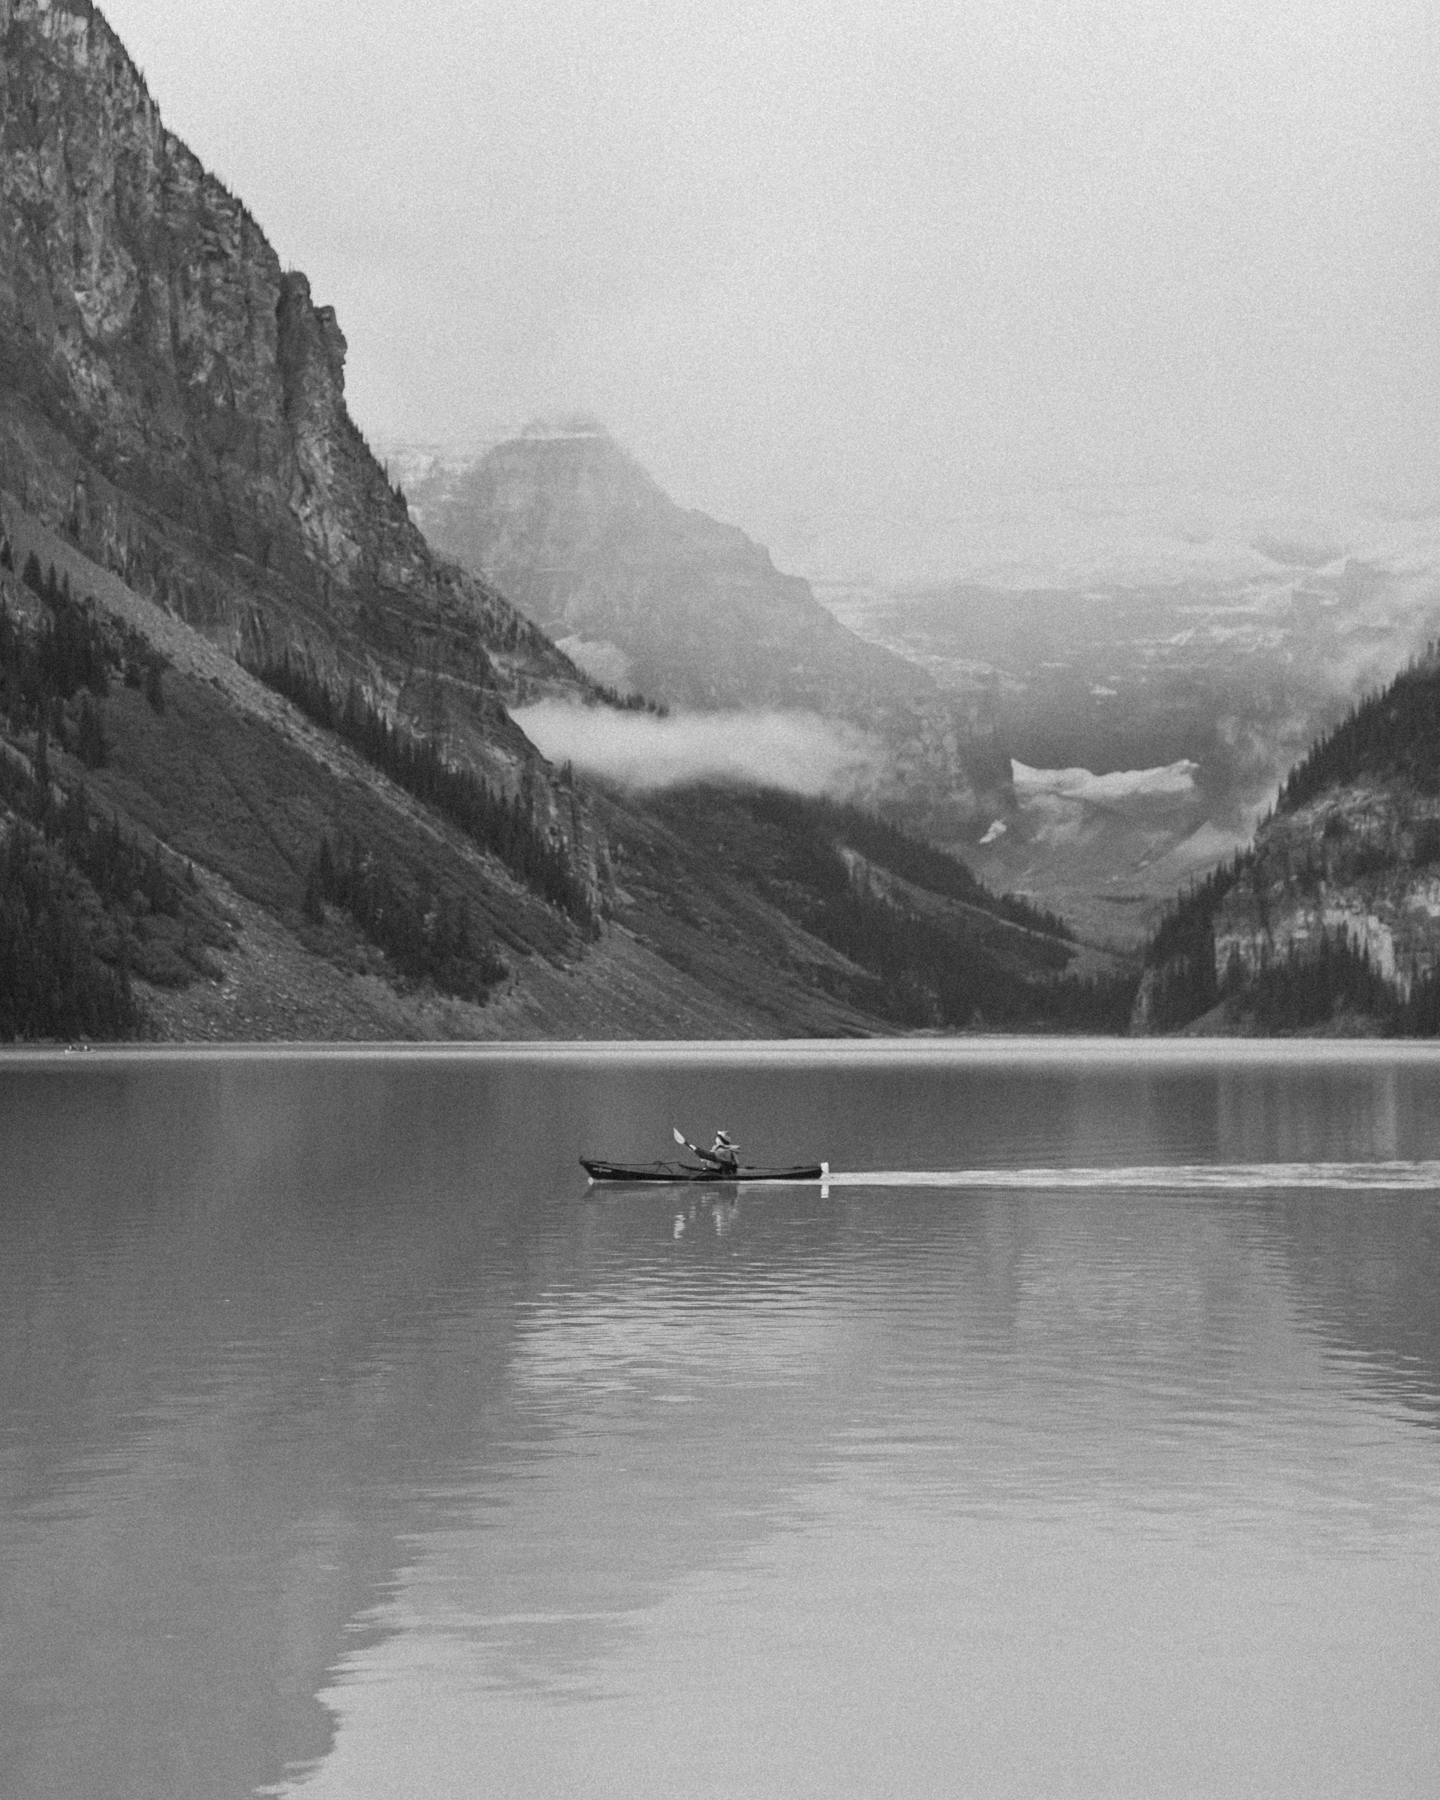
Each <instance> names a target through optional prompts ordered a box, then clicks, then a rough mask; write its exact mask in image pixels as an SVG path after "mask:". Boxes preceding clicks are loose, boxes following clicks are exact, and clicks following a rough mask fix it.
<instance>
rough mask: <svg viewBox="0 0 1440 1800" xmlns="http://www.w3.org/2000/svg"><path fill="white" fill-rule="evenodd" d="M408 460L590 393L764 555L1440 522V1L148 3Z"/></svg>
mask: <svg viewBox="0 0 1440 1800" xmlns="http://www.w3.org/2000/svg"><path fill="white" fill-rule="evenodd" d="M104 10H105V11H106V13H107V15H108V16H109V18H110V20H111V22H112V23H113V24H114V25H115V27H116V29H117V30H118V31H119V32H120V34H121V36H122V37H123V38H124V40H125V41H126V43H127V45H128V46H129V48H130V49H131V51H132V53H133V54H134V55H135V57H136V59H137V60H138V61H139V63H140V64H141V66H142V68H143V69H144V70H145V73H146V75H147V77H148V79H149V81H150V85H151V87H152V89H153V91H154V93H155V95H156V97H157V99H158V100H159V102H160V105H161V109H162V112H163V114H164V116H165V118H166V120H167V122H168V123H169V124H170V126H171V127H172V128H173V129H174V130H176V131H178V132H179V133H180V134H181V135H182V136H183V137H185V138H186V139H187V140H188V141H189V142H190V143H191V145H192V146H193V147H194V148H195V149H196V150H197V151H198V152H199V154H200V155H201V156H202V157H203V158H204V159H205V160H206V161H207V162H208V163H209V164H210V165H211V166H212V167H213V168H215V170H216V171H217V172H218V173H219V174H221V175H222V176H223V177H224V178H225V179H226V180H227V181H228V182H229V183H230V185H231V186H232V187H234V188H235V189H236V190H237V191H238V192H239V193H241V194H242V195H243V196H244V197H245V199H246V200H247V201H248V202H249V204H250V205H251V207H252V209H253V210H254V212H255V213H256V215H257V217H258V218H259V220H260V222H261V224H262V225H263V226H264V227H265V229H266V230H267V232H268V233H269V234H270V236H271V238H272V239H273V241H274V243H275V245H276V247H277V249H278V250H279V252H280V254H281V256H282V257H283V258H284V259H285V260H286V261H287V262H289V263H291V264H293V265H295V266H297V267H300V268H303V269H305V270H306V271H307V272H308V273H309V275H310V276H311V279H312V282H313V285H314V290H315V293H316V297H317V299H319V300H321V301H329V302H332V303H333V304H334V305H335V306H336V307H337V308H338V310H339V314H340V321H341V325H342V327H343V329H344V330H345V332H346V335H347V337H348V338H349V341H350V363H349V391H350V397H351V403H352V408H353V410H354V412H355V414H356V417H357V418H358V419H359V421H360V423H361V424H362V425H363V426H364V427H365V429H366V430H367V431H368V432H369V433H370V435H371V436H372V438H393V437H397V436H405V437H411V438H419V439H422V440H442V441H443V440H466V439H475V438H485V437H488V436H493V435H497V434H500V433H503V432H506V431H508V430H510V429H513V428H515V427H516V426H518V425H520V424H521V423H523V422H524V420H525V419H526V418H527V417H529V416H530V415H532V414H534V413H537V412H553V411H555V410H557V409H562V408H563V409H574V408H586V409H589V410H592V411H594V412H596V413H598V414H599V415H600V417H601V418H602V419H603V420H604V421H605V422H606V423H607V424H608V425H609V427H610V428H611V430H612V431H613V432H614V433H615V435H616V436H617V437H619V438H620V439H621V440H622V441H623V442H625V443H626V444H627V445H628V446H629V447H630V448H631V449H632V450H634V451H635V453H636V454H637V455H638V456H639V457H640V459H641V460H642V462H644V463H645V464H646V465H647V466H648V467H649V468H650V470H651V471H652V473H654V474H655V475H656V477H657V478H658V479H659V480H660V481H661V482H662V484H664V485H665V486H667V487H668V488H669V489H670V490H671V491H672V492H673V493H674V494H675V495H676V496H677V497H678V498H680V499H682V500H685V501H687V502H689V503H692V504H696V505H702V506H704V507H705V508H706V509H707V510H710V511H713V512H716V513H718V514H720V515H721V516H723V517H727V518H731V519H734V520H736V521H737V522H739V523H741V524H744V525H746V526H747V527H749V528H750V529H752V530H754V531H756V532H758V533H759V534H760V535H762V536H763V535H766V534H767V533H768V532H773V531H774V530H776V529H777V528H778V527H779V525H780V524H782V523H783V522H784V521H785V520H786V519H788V518H789V517H791V516H792V515H803V514H804V513H806V512H808V511H810V510H812V509H817V508H818V509H835V508H846V507H856V508H861V509H871V510H874V511H886V510H888V511H889V512H891V513H894V514H896V515H901V516H904V515H909V514H915V515H925V514H929V515H932V516H933V515H935V514H937V513H938V514H943V513H944V512H945V510H946V509H947V508H948V507H951V506H953V505H954V504H955V502H956V499H957V497H963V496H965V495H967V494H970V493H972V492H974V491H976V490H979V489H993V488H996V487H999V488H1002V489H1004V488H1008V487H1024V486H1025V485H1026V484H1027V483H1037V482H1038V483H1042V484H1044V483H1065V482H1070V481H1077V480H1090V479H1097V478H1098V479H1099V480H1102V481H1105V480H1112V479H1119V480H1130V481H1135V480H1138V481H1149V480H1156V481H1160V482H1171V481H1179V482H1186V483H1190V482H1218V483H1224V484H1229V485H1231V486H1235V485H1237V484H1238V485H1245V484H1251V483H1253V484H1257V485H1263V486H1265V487H1269V488H1274V487H1280V486H1287V487H1290V488H1294V489H1298V490H1300V491H1302V492H1306V493H1309V494H1311V495H1313V496H1315V497H1328V496H1348V497H1352V498H1353V497H1357V496H1365V497H1372V496H1379V497H1383V498H1386V499H1388V500H1390V501H1392V502H1393V503H1396V504H1398V505H1401V506H1412V507H1413V506H1418V505H1424V504H1426V503H1431V504H1433V503H1436V502H1440V103H1437V98H1436V95H1437V92H1440V6H1437V5H1436V4H1435V0H949V4H942V3H940V0H883V3H882V0H873V3H869V4H862V3H861V0H770V3H769V4H758V3H757V4H746V3H739V4H736V3H734V0H706V3H705V4H699V3H697V0H522V3H520V4H496V3H494V0H408V3H407V4H405V5H397V4H395V0H384V3H383V4H382V3H380V0H326V3H325V4H320V3H319V0H246V4H244V5H243V6H237V5H235V4H234V0H105V4H104Z"/></svg>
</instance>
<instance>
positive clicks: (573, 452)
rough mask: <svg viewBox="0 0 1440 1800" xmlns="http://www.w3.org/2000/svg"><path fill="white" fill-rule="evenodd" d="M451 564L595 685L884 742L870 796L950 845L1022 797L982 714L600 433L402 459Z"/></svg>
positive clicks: (561, 427) (566, 425) (565, 427)
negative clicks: (510, 604)
mask: <svg viewBox="0 0 1440 1800" xmlns="http://www.w3.org/2000/svg"><path fill="white" fill-rule="evenodd" d="M391 464H392V466H393V467H394V468H396V469H397V470H398V472H399V474H400V477H401V479H402V480H403V482H404V486H405V491H406V493H407V495H408V497H409V501H410V505H411V508H412V511H413V513H414V516H415V518H416V519H417V520H418V521H419V523H420V524H421V525H422V527H423V528H424V530H425V533H426V535H427V537H428V538H429V539H430V541H431V543H433V544H434V545H435V546H436V548H437V549H439V550H441V551H443V552H444V553H445V554H446V555H448V556H453V557H455V558H456V559H457V561H459V562H461V563H462V564H463V565H464V566H465V567H466V568H468V569H470V570H471V571H472V572H473V573H475V574H476V575H478V576H480V577H482V578H483V579H485V580H486V581H489V582H493V583H494V584H495V585H496V586H497V587H499V588H501V589H502V590H503V591H504V592H505V593H506V594H508V595H509V596H510V597H511V598H512V599H513V600H514V601H515V603H516V604H517V605H518V606H519V607H520V608H521V610H522V611H523V612H524V613H525V614H526V615H527V616H528V617H529V618H531V619H533V620H534V621H535V622H536V623H537V624H539V625H541V626H543V627H544V629H545V630H546V631H547V632H548V633H550V635H551V636H552V637H554V638H555V639H556V640H557V642H558V643H559V645H560V647H561V648H562V649H563V650H565V651H566V652H567V653H568V654H569V655H570V656H572V657H573V658H574V659H575V660H576V661H577V662H578V663H580V664H581V665H582V666H584V667H585V668H587V669H588V670H589V671H590V672H591V673H592V674H593V675H595V676H596V677H597V679H599V680H601V681H604V682H606V683H609V684H611V685H613V686H614V687H616V688H618V689H621V690H624V691H636V692H639V693H642V694H644V695H645V696H647V697H648V698H649V699H651V700H653V701H660V702H664V703H666V704H669V705H671V706H675V707H680V708H688V709H704V710H713V709H732V710H743V711H760V710H772V709H786V710H794V709H799V710H806V711H813V712H816V713H819V714H821V715H823V716H824V717H826V718H831V719H841V720H844V721H846V722H848V723H850V724H853V725H858V726H860V727H862V728H863V729H865V730H867V731H869V732H872V733H873V734H875V736H876V737H877V738H878V739H879V740H880V742H881V743H882V744H883V746H884V750H885V758H886V762H885V769H884V773H883V774H882V775H881V776H880V778H879V779H878V781H877V782H876V784H875V786H874V788H873V790H872V792H871V794H870V798H872V799H873V800H875V801H883V802H885V803H895V802H898V803H899V804H900V805H901V806H902V807H903V808H904V810H905V813H906V816H907V817H908V818H909V819H910V820H911V821H912V823H914V824H916V825H917V826H922V827H923V828H924V829H926V830H927V831H928V832H929V833H930V834H931V835H934V836H937V837H939V838H941V839H946V838H952V839H953V838H957V837H960V836H964V835H974V833H973V829H972V828H973V825H974V821H975V819H976V818H977V816H978V814H979V813H980V812H981V811H982V810H983V809H984V808H985V807H986V806H987V805H990V804H991V801H990V800H989V798H988V794H989V790H992V789H994V788H996V787H999V788H1003V787H1005V786H1006V785H1007V781H1008V770H1007V769H1006V767H1005V765H1004V764H1003V763H1001V762H997V760H996V757H995V754H994V748H993V744H992V743H991V741H990V738H989V736H988V734H987V733H985V732H984V731H981V730H979V729H978V728H977V724H976V715H975V712H974V709H973V708H971V707H969V706H967V705H965V704H962V703H961V702H959V701H957V700H956V699H954V698H952V697H947V696H946V695H945V694H944V693H943V692H942V691H941V689H940V688H939V687H938V686H937V684H936V683H935V681H934V680H933V679H932V678H931V676H930V675H928V674H927V673H926V672H925V671H924V670H922V669H920V668H918V667H917V666H916V665H915V664H914V663H913V662H910V661H908V660H907V659H906V658H905V657H903V656H897V655H895V654H893V653H892V652H891V651H889V650H886V649H884V648H882V647H880V646H879V645H876V644H872V643H868V642H866V641H865V640H864V639H862V638H860V637H857V636H856V634H855V633H854V632H852V631H849V630H847V629H846V628H845V627H844V626H843V625H841V624H840V623H839V622H838V621H837V620H836V619H835V618H834V616H833V615H832V614H831V613H830V612H829V611H828V610H827V609H826V608H825V607H824V606H822V605H821V604H820V602H819V601H818V600H817V599H816V598H815V595H814V593H813V592H812V590H811V588H810V585H809V583H808V582H806V581H803V580H801V579H799V578H798V577H797V576H794V575H786V574H783V573H782V572H781V571H780V570H778V569H777V568H776V567H775V565H774V563H773V561H772V560H771V557H770V553H769V552H768V551H767V550H766V549H764V548H763V546H761V545H759V544H757V543H755V542H753V541H752V540H751V539H750V538H748V537H747V536H746V535H745V533H744V532H743V531H741V530H739V529H738V528H737V527H736V526H733V525H726V524H722V523H721V522H720V521H718V520H716V519H713V518H710V517H709V516H708V515H707V514H705V513H703V512H699V511H697V510H695V509H693V508H687V507H682V506H679V505H677V504H676V502H675V501H673V500H672V499H670V497H669V496H668V495H667V494H665V493H664V492H663V491H662V489H661V488H660V487H659V486H658V485H657V483H656V482H655V481H654V480H653V479H652V478H651V477H650V476H649V475H648V474H647V473H646V472H645V470H644V469H643V468H641V467H640V465H639V464H638V463H637V462H636V461H635V459H634V458H633V457H632V456H630V455H629V454H628V453H627V452H626V451H625V450H623V449H622V448H621V447H620V446H619V445H618V444H617V443H616V442H615V441H614V439H613V438H612V437H611V436H610V435H609V433H608V432H606V431H605V429H604V428H603V426H601V425H600V424H599V423H598V422H596V421H594V420H591V419H585V418H577V419H569V420H560V421H554V422H541V423H536V424H534V425H532V426H531V427H530V428H528V429H527V430H526V431H525V432H524V433H522V434H521V436H519V437H517V438H513V439H510V440H509V441H507V442H504V443H500V444H496V445H493V446H491V447H490V448H489V449H488V450H486V451H485V452H484V453H483V454H481V455H479V456H477V457H475V458H459V459H455V458H450V459H447V458H444V457H441V456H436V455H427V454H425V453H423V452H422V453H416V452H414V451H407V450H405V449H404V448H403V447H401V448H398V449H397V450H396V451H394V452H393V453H392V454H391Z"/></svg>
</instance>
